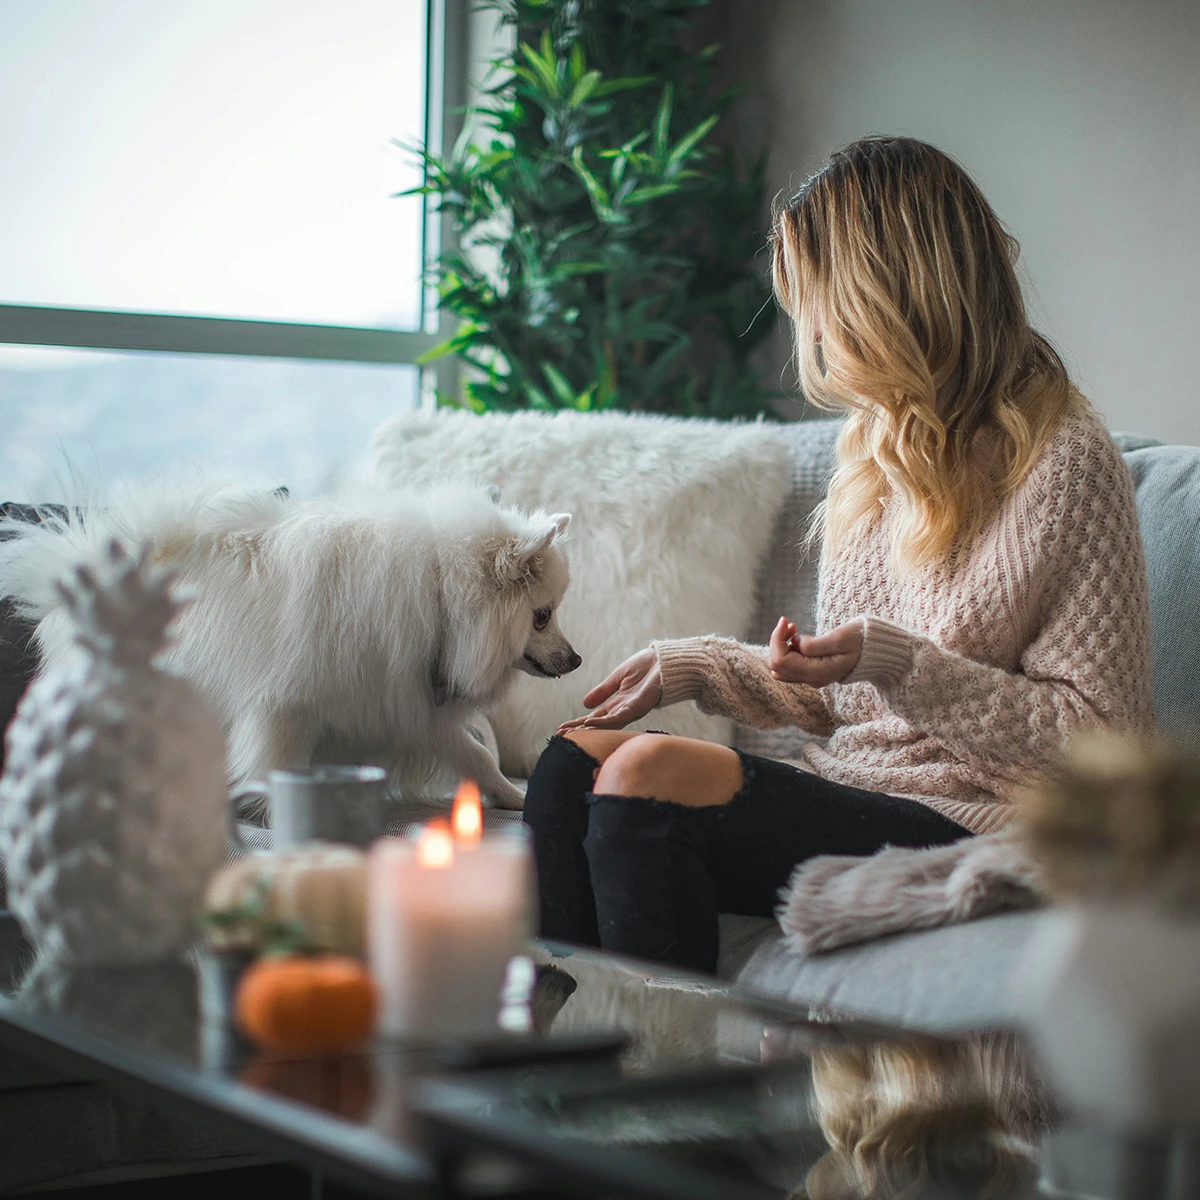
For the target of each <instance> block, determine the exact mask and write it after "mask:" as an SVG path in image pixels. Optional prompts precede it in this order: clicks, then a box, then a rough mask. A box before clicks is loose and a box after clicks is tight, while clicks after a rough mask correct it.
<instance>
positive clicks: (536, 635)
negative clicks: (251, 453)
mask: <svg viewBox="0 0 1200 1200" xmlns="http://www.w3.org/2000/svg"><path fill="white" fill-rule="evenodd" d="M569 522H570V517H569V515H567V514H562V513H559V514H554V515H550V514H547V513H544V512H538V513H534V514H529V515H527V514H524V513H521V512H518V511H517V510H515V509H509V508H501V507H499V506H498V504H497V503H496V501H495V499H494V498H493V496H492V495H491V494H489V493H488V492H485V491H484V490H483V489H481V488H475V487H470V486H462V485H451V484H444V485H440V486H435V487H432V488H430V489H428V490H423V491H413V490H403V489H402V490H399V491H383V490H373V489H362V490H355V491H350V492H346V493H343V494H341V495H339V496H337V497H332V498H327V499H318V500H310V501H305V502H297V501H294V500H291V499H288V498H287V497H286V496H284V495H280V494H276V493H272V492H269V491H264V492H249V491H247V490H245V489H244V488H242V489H230V488H219V487H216V486H213V485H205V484H199V485H195V486H190V487H173V488H168V487H159V488H155V489H149V490H143V491H129V492H126V493H125V494H124V495H122V496H120V497H118V498H117V499H115V500H113V501H111V502H109V503H108V504H106V505H103V506H101V505H98V504H94V503H92V504H88V505H86V506H84V507H83V508H82V509H79V510H72V515H71V516H70V517H69V518H68V519H67V520H65V521H63V520H56V519H49V520H47V522H46V523H45V524H44V525H42V526H37V525H27V524H23V523H20V522H16V521H11V522H6V523H5V530H4V532H5V533H6V534H7V537H8V540H6V541H4V542H0V595H7V596H11V597H12V598H13V599H14V601H15V602H16V604H17V606H18V608H19V609H20V610H21V611H23V612H24V613H25V614H26V615H27V616H30V617H32V618H34V619H36V620H37V621H38V622H39V623H38V627H37V640H38V643H39V647H40V650H41V654H42V661H43V664H44V665H46V666H48V665H49V664H51V663H53V662H54V661H56V660H57V659H59V658H61V657H62V656H63V655H66V654H69V653H72V652H74V651H73V637H72V631H71V629H70V625H69V622H68V620H67V617H66V614H65V612H64V611H63V609H62V607H61V601H60V598H59V596H58V595H57V593H56V590H55V583H56V581H57V580H59V579H61V578H63V577H64V576H65V574H66V573H67V572H68V571H69V570H70V569H71V568H72V567H73V566H74V565H76V564H78V563H81V562H86V561H90V560H92V559H94V557H95V556H96V554H97V552H98V550H99V549H100V547H101V546H103V545H105V544H107V543H108V542H109V540H110V539H115V540H116V541H118V542H120V543H121V544H122V545H124V546H125V547H126V548H128V549H130V550H131V551H135V552H136V550H137V549H138V548H140V547H142V546H145V545H149V546H150V548H151V553H152V555H153V557H154V558H155V560H157V561H159V562H161V563H163V564H164V565H165V566H166V567H168V568H169V569H171V570H173V571H174V572H175V573H176V574H177V577H178V579H179V581H180V583H181V584H183V585H185V586H187V587H190V589H191V590H192V592H193V593H194V595H195V599H194V601H193V603H191V604H190V605H189V606H188V607H187V608H185V609H184V611H183V612H182V614H181V615H180V617H179V619H178V621H177V624H176V628H175V637H174V640H173V642H172V644H171V645H170V647H169V648H168V649H167V651H166V652H165V653H164V655H163V657H162V660H161V662H162V665H163V666H164V667H165V668H167V669H168V670H171V671H173V672H175V673H177V674H180V675H183V676H184V677H186V678H188V679H190V680H192V682H193V683H195V684H196V685H197V686H198V687H199V688H200V690H201V691H202V692H203V693H204V694H205V695H206V696H207V697H208V699H209V700H210V701H211V703H212V704H213V705H214V706H215V708H216V709H217V711H218V713H219V714H220V716H221V718H222V720H223V722H224V725H225V728H226V730H227V733H228V738H229V776H230V782H231V783H233V784H238V783H241V782H244V781H246V780H249V779H261V778H264V777H265V774H264V773H265V772H267V771H268V770H270V769H271V768H273V767H290V766H303V765H307V764H309V763H310V762H313V761H337V762H370V763H379V764H380V765H382V766H385V767H386V768H388V769H389V770H390V771H391V772H392V778H393V784H394V786H396V787H397V788H399V789H401V790H402V791H404V793H405V794H406V795H410V796H411V795H421V794H422V791H423V788H424V786H425V784H426V782H427V780H428V779H429V778H430V776H431V775H432V773H433V771H434V769H435V768H436V767H444V768H449V769H450V770H451V771H452V772H454V773H455V774H457V775H464V776H470V777H473V778H475V779H476V780H477V781H478V782H479V785H480V788H481V789H482V791H483V792H484V794H485V795H486V796H489V797H490V798H491V799H492V800H493V801H494V802H496V803H497V804H499V805H501V806H502V807H509V808H519V807H520V806H521V803H522V797H521V793H520V791H519V790H518V789H517V788H515V787H514V786H513V785H512V784H511V783H510V782H509V781H508V780H507V779H505V777H504V776H503V775H502V774H501V773H500V769H499V767H498V765H497V764H496V762H495V761H494V759H492V757H491V756H490V755H489V754H488V753H487V752H486V751H485V750H484V749H483V747H482V746H480V745H479V743H478V742H477V741H476V740H475V739H474V738H472V737H471V735H470V734H469V733H468V732H467V729H466V726H465V721H466V719H467V718H468V717H470V716H471V715H472V714H474V713H476V712H478V711H480V710H483V711H486V710H487V709H488V708H489V707H490V706H491V705H493V704H495V702H496V701H497V700H498V699H499V698H500V696H501V695H502V694H503V693H504V691H505V689H506V688H507V687H508V686H509V684H510V683H511V682H512V680H513V679H514V677H515V672H516V671H517V670H524V671H527V672H528V673H530V674H534V675H544V676H558V675H561V674H564V673H566V672H567V671H571V670H574V669H575V667H577V666H578V665H579V658H578V656H577V655H576V654H575V652H574V650H573V649H572V648H571V646H570V644H569V643H568V642H567V640H566V638H565V637H564V636H563V635H562V633H561V631H560V630H559V628H558V623H557V619H556V616H555V610H556V609H557V607H558V604H559V602H560V601H561V600H562V597H563V593H564V592H565V591H566V589H567V584H568V581H569V575H568V570H567V563H566V559H565V557H564V556H563V553H562V550H561V539H562V536H563V534H564V533H565V531H566V529H567V526H568V524H569ZM538 626H540V628H538Z"/></svg>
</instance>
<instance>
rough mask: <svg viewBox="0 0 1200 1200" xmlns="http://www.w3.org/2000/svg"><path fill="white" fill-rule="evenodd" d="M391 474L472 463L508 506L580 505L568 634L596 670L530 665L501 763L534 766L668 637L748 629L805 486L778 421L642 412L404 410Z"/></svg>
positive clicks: (666, 717) (564, 618)
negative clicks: (594, 693) (535, 672)
mask: <svg viewBox="0 0 1200 1200" xmlns="http://www.w3.org/2000/svg"><path fill="white" fill-rule="evenodd" d="M371 448H372V458H373V462H374V471H375V478H376V480H377V481H378V482H380V483H383V484H384V485H386V486H399V485H402V484H421V483H426V482H429V481H430V480H433V479H437V478H444V477H446V476H453V477H460V478H461V477H463V476H464V475H469V476H471V477H474V478H475V479H478V480H481V481H483V482H487V483H492V484H494V485H496V486H497V487H498V488H499V489H500V492H501V496H502V498H503V500H504V501H505V502H506V503H509V504H516V505H520V506H522V507H526V508H545V509H549V510H551V511H566V512H570V513H571V514H572V517H573V520H572V523H571V531H570V540H569V543H568V547H567V552H568V555H569V558H570V564H571V587H570V590H569V591H568V592H567V596H566V599H565V601H564V602H563V605H562V610H561V614H560V620H561V624H562V629H563V632H564V633H565V634H566V636H567V637H568V638H570V640H571V642H572V643H573V645H574V646H575V648H576V649H577V650H578V652H579V653H580V654H581V655H582V657H583V664H584V665H583V666H582V667H581V668H580V669H579V670H578V671H576V672H575V673H574V674H571V675H568V676H566V677H565V678H563V679H561V680H558V681H556V682H551V681H549V680H541V679H538V680H535V679H530V678H527V677H524V676H522V677H521V678H520V679H519V680H518V681H517V683H516V685H515V686H514V688H513V689H512V691H511V692H510V693H509V695H508V697H507V698H506V699H505V700H504V702H503V703H502V704H501V705H500V706H499V708H498V709H497V710H496V712H494V713H493V714H491V716H492V723H493V725H494V727H495V730H496V736H497V739H498V741H499V744H500V761H501V764H502V766H503V767H504V770H505V771H507V772H508V773H509V774H512V775H526V774H528V773H529V771H530V770H531V769H532V767H533V764H534V762H535V761H536V760H537V756H538V754H539V753H540V752H541V749H542V747H543V746H544V744H545V742H546V739H547V738H548V737H549V736H550V735H551V734H553V733H554V730H555V729H556V728H557V726H558V725H559V723H560V722H562V721H564V720H566V719H567V718H569V717H573V716H578V715H581V714H582V713H583V712H584V709H583V705H582V698H583V695H584V693H585V692H587V691H588V690H589V689H590V688H591V687H592V685H593V684H595V683H598V682H599V681H600V680H601V679H603V678H604V677H605V676H606V675H607V674H608V673H609V671H611V670H612V669H613V668H614V667H615V666H616V665H617V664H618V663H620V662H621V661H622V660H623V659H624V658H626V657H627V656H628V655H629V654H632V653H633V652H634V651H636V650H639V649H641V648H642V647H643V646H645V645H646V644H647V643H648V642H649V641H651V639H653V638H671V637H686V636H690V635H693V634H701V633H723V634H728V635H730V636H734V637H744V636H746V634H747V633H748V632H749V626H750V623H751V619H752V618H753V616H754V613H755V593H754V588H755V576H756V573H757V571H758V567H759V562H760V559H761V558H762V556H763V554H764V552H765V551H766V550H767V548H768V546H769V545H770V544H771V537H772V532H773V530H774V528H775V521H776V517H777V516H778V514H779V511H780V507H781V505H782V504H783V501H784V498H785V496H786V495H787V492H788V489H789V486H790V470H789V465H788V451H787V448H786V445H784V444H783V442H782V441H781V438H780V432H779V428H778V427H776V426H769V425H762V424H757V425H749V424H747V425H736V424H727V423H724V422H718V421H696V420H680V419H676V418H668V417H657V416H642V415H635V414H628V413H589V414H582V413H570V412H562V413H556V414H554V415H545V414H540V413H514V414H507V415H502V414H489V415H487V416H484V417H478V416H475V415H473V414H471V413H467V412H461V411H446V410H443V411H441V412H437V413H405V414H402V415H400V416H398V417H394V418H393V419H392V420H390V421H388V422H387V423H386V424H384V425H383V426H382V427H381V428H380V429H379V430H377V431H376V433H375V435H374V437H373V438H372V442H371ZM647 726H648V727H651V728H656V729H666V730H668V731H670V732H672V733H678V734H683V735H686V736H689V737H702V738H706V739H709V740H713V741H722V742H726V743H727V742H728V741H729V740H730V737H731V734H732V728H731V725H730V723H729V722H728V721H726V720H723V719H718V718H715V717H711V716H706V715H704V714H702V713H700V712H698V711H697V710H696V709H695V707H694V706H693V705H691V704H686V705H677V706H675V707H673V708H670V709H664V710H663V711H662V712H655V713H654V714H653V715H652V717H651V718H650V719H649V720H647V721H645V722H642V723H641V727H647Z"/></svg>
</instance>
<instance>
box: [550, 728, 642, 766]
mask: <svg viewBox="0 0 1200 1200" xmlns="http://www.w3.org/2000/svg"><path fill="white" fill-rule="evenodd" d="M562 736H563V737H565V738H566V739H567V740H568V741H570V742H574V743H575V745H577V746H578V747H579V748H580V750H582V751H583V752H584V753H585V754H590V755H591V756H592V758H594V759H595V760H596V761H597V762H598V763H603V762H605V761H606V760H607V759H608V757H609V755H611V754H612V753H613V752H614V751H615V750H617V749H619V748H620V747H621V746H623V745H624V744H625V743H626V742H628V741H629V740H630V739H631V738H635V737H639V736H640V734H639V733H638V732H637V730H635V729H572V730H571V731H570V732H569V733H564V734H563V735H562Z"/></svg>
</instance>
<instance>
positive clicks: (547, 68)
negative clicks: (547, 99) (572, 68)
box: [515, 33, 561, 100]
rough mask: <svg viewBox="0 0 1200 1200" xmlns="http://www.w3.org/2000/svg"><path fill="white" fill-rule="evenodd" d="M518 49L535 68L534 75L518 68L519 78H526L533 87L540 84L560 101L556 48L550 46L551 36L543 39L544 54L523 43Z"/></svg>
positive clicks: (546, 35)
mask: <svg viewBox="0 0 1200 1200" xmlns="http://www.w3.org/2000/svg"><path fill="white" fill-rule="evenodd" d="M517 49H518V50H519V51H520V52H521V53H522V54H523V55H524V56H525V61H526V62H527V63H529V65H530V66H531V67H532V68H533V72H534V73H533V74H532V75H531V74H530V73H529V72H524V73H523V72H522V71H521V69H520V68H519V67H518V68H516V72H515V73H516V75H517V76H518V78H526V81H527V82H528V83H530V84H531V85H532V86H534V87H537V86H538V84H539V83H540V84H541V86H542V88H543V89H545V92H546V94H547V95H548V96H552V97H553V98H554V99H556V100H557V99H558V98H559V97H560V95H561V93H560V91H559V87H558V72H557V71H556V70H555V65H554V48H553V47H552V46H551V45H550V35H549V34H548V33H547V34H545V35H544V36H543V37H542V53H541V54H539V53H538V52H537V51H536V50H535V49H534V48H533V47H532V46H530V45H528V44H527V43H525V42H522V43H521V44H520V46H518V47H517Z"/></svg>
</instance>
